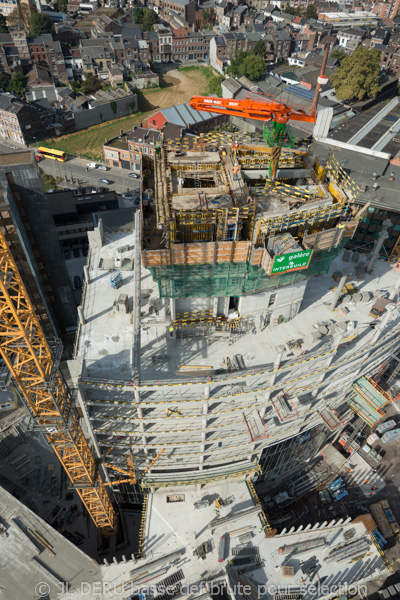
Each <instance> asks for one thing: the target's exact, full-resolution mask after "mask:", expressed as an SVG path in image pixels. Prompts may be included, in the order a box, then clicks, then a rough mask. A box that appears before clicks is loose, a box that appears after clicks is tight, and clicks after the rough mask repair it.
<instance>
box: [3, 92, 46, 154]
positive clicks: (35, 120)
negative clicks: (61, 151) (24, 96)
mask: <svg viewBox="0 0 400 600" xmlns="http://www.w3.org/2000/svg"><path fill="white" fill-rule="evenodd" d="M43 130H44V127H43V123H42V121H41V116H40V112H39V111H38V110H37V109H36V108H34V107H33V106H31V105H30V104H28V103H27V102H23V101H22V100H16V99H12V98H9V97H8V96H6V95H5V94H0V137H2V138H3V139H6V140H12V141H14V142H17V143H18V144H25V145H26V144H28V143H30V142H34V141H35V140H36V139H41V137H42V136H43V134H44V131H43Z"/></svg>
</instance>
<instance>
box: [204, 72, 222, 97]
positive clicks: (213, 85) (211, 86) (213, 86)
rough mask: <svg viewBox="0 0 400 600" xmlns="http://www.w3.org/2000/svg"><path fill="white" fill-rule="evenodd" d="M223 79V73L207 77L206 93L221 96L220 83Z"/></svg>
mask: <svg viewBox="0 0 400 600" xmlns="http://www.w3.org/2000/svg"><path fill="white" fill-rule="evenodd" d="M224 80H225V77H224V76H223V75H213V76H212V77H210V78H209V79H208V87H207V95H208V96H219V97H221V96H222V87H221V83H222V82H223V81H224Z"/></svg>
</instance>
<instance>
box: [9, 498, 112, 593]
mask: <svg viewBox="0 0 400 600" xmlns="http://www.w3.org/2000/svg"><path fill="white" fill-rule="evenodd" d="M0 513H1V516H0V528H1V527H2V526H4V527H5V530H6V536H3V535H0V554H1V556H2V557H3V559H5V558H6V561H5V562H4V561H3V564H2V569H1V585H0V597H1V598H25V597H27V596H28V597H29V596H31V597H43V598H56V597H59V598H64V597H67V596H68V597H70V595H69V594H65V592H66V589H67V588H66V584H69V586H70V589H71V592H73V593H75V592H76V591H77V590H78V591H79V590H80V588H81V584H82V583H83V582H88V584H89V585H91V584H92V583H93V582H94V581H98V580H99V579H100V576H101V572H100V568H99V567H98V566H97V565H96V563H95V562H94V561H93V560H92V559H91V558H90V557H89V556H87V555H86V554H84V552H82V551H81V550H79V549H78V548H77V547H76V546H74V545H73V544H72V543H71V542H70V541H68V540H67V539H66V538H65V537H64V536H62V535H61V534H60V533H58V532H57V531H56V530H55V529H53V527H51V526H50V525H48V524H47V523H45V522H44V521H43V520H42V519H41V518H40V517H38V516H37V515H36V514H35V513H34V512H32V511H31V510H30V509H29V508H27V507H26V506H24V505H23V504H22V503H21V502H20V501H19V500H17V499H16V498H15V497H14V496H12V495H11V494H9V493H8V492H7V491H6V490H4V488H2V487H0ZM28 529H29V530H30V531H28ZM35 534H36V536H37V534H38V535H39V536H41V538H42V540H44V543H40V541H39V542H38V539H37V537H35ZM45 543H46V544H47V545H48V546H47V547H45ZM47 548H50V551H49V550H48V549H47ZM3 594H4V595H3Z"/></svg>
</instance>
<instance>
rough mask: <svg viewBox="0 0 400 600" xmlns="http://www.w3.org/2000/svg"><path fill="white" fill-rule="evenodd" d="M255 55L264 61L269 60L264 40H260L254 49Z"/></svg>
mask: <svg viewBox="0 0 400 600" xmlns="http://www.w3.org/2000/svg"><path fill="white" fill-rule="evenodd" d="M253 54H255V55H256V56H261V58H262V59H264V60H265V59H266V58H267V48H266V46H265V42H264V41H263V40H258V42H257V43H256V45H255V46H254V48H253Z"/></svg>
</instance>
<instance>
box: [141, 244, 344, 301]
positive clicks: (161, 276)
mask: <svg viewBox="0 0 400 600" xmlns="http://www.w3.org/2000/svg"><path fill="white" fill-rule="evenodd" d="M345 243H346V239H343V240H342V241H341V242H340V243H339V244H338V246H337V247H336V248H333V249H332V250H330V251H329V250H320V251H317V252H313V254H312V257H311V260H310V263H309V266H308V268H307V269H304V270H301V271H292V272H289V273H281V274H277V275H273V276H270V275H267V273H266V272H265V270H264V268H263V267H262V266H261V265H253V264H250V262H232V263H231V262H225V263H221V264H218V263H217V264H213V263H209V264H207V263H206V264H186V265H165V266H154V267H152V266H150V265H149V266H148V268H149V270H150V272H151V275H152V277H153V279H154V281H156V282H157V283H158V291H159V295H160V297H161V298H196V297H202V298H204V297H217V296H218V297H222V296H242V295H244V294H249V293H258V292H262V291H266V290H268V289H271V288H275V287H280V286H282V285H290V284H293V283H297V282H298V281H302V280H303V279H307V278H308V277H310V276H312V275H317V274H321V273H326V272H327V271H328V270H329V267H330V265H331V262H332V261H333V259H334V258H336V257H337V256H338V255H339V254H340V252H341V251H342V249H343V247H344V245H345ZM145 254H146V253H145Z"/></svg>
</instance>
